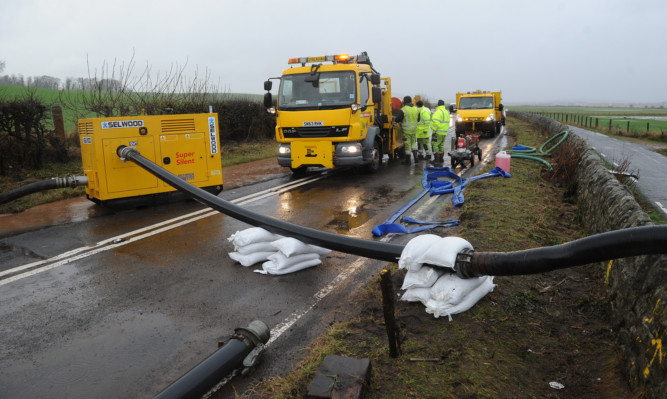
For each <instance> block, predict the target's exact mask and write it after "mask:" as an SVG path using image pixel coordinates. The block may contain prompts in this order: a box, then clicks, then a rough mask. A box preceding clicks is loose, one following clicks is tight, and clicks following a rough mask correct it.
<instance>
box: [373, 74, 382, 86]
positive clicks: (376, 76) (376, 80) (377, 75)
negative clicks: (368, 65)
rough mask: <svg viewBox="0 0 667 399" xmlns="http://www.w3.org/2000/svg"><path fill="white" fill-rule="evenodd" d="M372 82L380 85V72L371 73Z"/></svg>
mask: <svg viewBox="0 0 667 399" xmlns="http://www.w3.org/2000/svg"><path fill="white" fill-rule="evenodd" d="M371 84H374V85H379V84H380V74H379V73H374V74H372V75H371Z"/></svg>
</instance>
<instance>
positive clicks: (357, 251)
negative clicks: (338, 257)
mask: <svg viewBox="0 0 667 399" xmlns="http://www.w3.org/2000/svg"><path fill="white" fill-rule="evenodd" d="M116 153H117V154H118V156H119V157H120V158H121V159H122V160H126V159H127V160H130V161H133V162H134V163H136V164H137V165H139V166H141V167H142V168H144V169H146V170H147V171H148V172H150V173H151V174H153V175H155V176H157V177H158V178H160V179H162V180H163V181H165V182H166V183H167V184H169V185H171V186H172V187H174V188H176V189H178V190H181V191H183V192H185V193H186V194H188V195H189V196H191V197H192V198H194V199H195V200H197V201H199V202H201V203H202V204H204V205H206V206H209V207H211V208H213V209H215V210H216V211H219V212H221V213H224V214H225V215H228V216H231V217H233V218H234V219H237V220H240V221H242V222H245V223H248V224H250V225H252V226H257V227H262V228H264V229H266V230H268V231H270V232H272V233H275V234H280V235H284V236H289V237H294V238H296V239H298V240H301V241H303V242H305V243H307V244H314V245H318V246H321V247H324V248H328V249H331V250H333V251H339V252H345V253H348V254H352V255H359V256H363V257H366V258H372V259H379V260H384V261H388V262H396V261H397V260H398V258H399V257H400V256H401V252H402V251H403V246H402V245H396V244H388V243H383V242H376V241H369V240H361V239H358V238H353V237H347V236H342V235H338V234H333V233H327V232H324V231H320V230H315V229H311V228H308V227H303V226H298V225H296V224H292V223H287V222H283V221H282V220H278V219H275V218H272V217H268V216H264V215H260V214H258V213H255V212H251V211H248V210H247V209H244V208H242V207H240V206H237V205H234V204H232V203H230V202H228V201H225V200H223V199H222V198H219V197H217V196H215V195H213V194H211V193H208V192H206V191H204V190H202V189H200V188H198V187H195V186H193V185H191V184H190V183H187V182H185V181H184V180H182V179H180V178H179V177H178V176H175V175H174V174H172V173H169V172H168V171H166V170H164V169H163V168H161V167H159V166H158V165H156V164H154V163H153V162H151V161H149V160H148V159H146V158H144V157H143V156H141V154H139V151H137V150H136V149H135V148H133V147H127V146H124V145H121V146H120V147H118V149H117V150H116Z"/></svg>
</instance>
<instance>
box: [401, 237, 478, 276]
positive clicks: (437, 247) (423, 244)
mask: <svg viewBox="0 0 667 399" xmlns="http://www.w3.org/2000/svg"><path fill="white" fill-rule="evenodd" d="M466 248H467V249H473V247H472V245H471V244H470V243H469V242H468V241H466V240H464V239H463V238H461V237H440V236H437V235H435V234H422V235H420V236H417V237H415V238H413V239H411V240H410V241H409V242H408V243H407V245H406V246H405V248H403V252H402V253H401V257H400V259H399V260H398V267H399V269H407V270H409V271H417V270H419V269H420V268H421V267H422V265H423V264H425V263H427V264H430V265H434V266H440V267H444V268H450V269H454V264H455V263H456V255H458V253H459V252H461V251H462V250H463V249H466Z"/></svg>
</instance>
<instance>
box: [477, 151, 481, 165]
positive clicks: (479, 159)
mask: <svg viewBox="0 0 667 399" xmlns="http://www.w3.org/2000/svg"><path fill="white" fill-rule="evenodd" d="M477 160H478V161H479V162H482V150H477Z"/></svg>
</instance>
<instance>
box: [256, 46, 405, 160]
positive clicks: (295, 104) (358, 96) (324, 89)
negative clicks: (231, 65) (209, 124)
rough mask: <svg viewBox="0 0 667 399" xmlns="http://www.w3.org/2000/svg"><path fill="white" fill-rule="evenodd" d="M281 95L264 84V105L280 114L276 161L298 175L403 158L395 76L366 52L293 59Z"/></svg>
mask: <svg viewBox="0 0 667 399" xmlns="http://www.w3.org/2000/svg"><path fill="white" fill-rule="evenodd" d="M289 64H290V65H292V67H291V68H289V69H285V70H284V71H283V73H282V76H281V77H280V78H271V79H280V88H279V90H278V93H277V98H276V99H275V104H274V100H273V98H272V95H271V88H272V81H271V79H269V80H267V81H266V82H264V89H265V90H267V91H268V92H267V93H266V94H265V95H264V105H265V106H266V107H267V109H268V111H269V112H271V113H274V114H275V115H276V140H277V141H278V143H279V146H278V164H280V165H281V166H286V167H289V168H290V169H291V170H292V172H294V173H303V172H305V171H306V169H307V168H308V167H309V166H318V167H319V166H323V167H326V168H335V167H340V166H362V167H363V168H364V169H366V170H367V171H369V172H375V171H377V170H378V168H379V166H380V165H381V163H382V158H383V156H384V155H385V154H386V155H388V156H389V158H392V159H393V158H395V157H402V156H404V154H405V152H404V149H403V140H402V134H401V133H400V132H399V131H398V129H396V131H395V130H394V128H393V126H392V124H391V118H392V111H391V79H390V78H382V77H381V76H380V73H379V72H377V71H376V70H375V69H374V68H373V66H372V64H371V61H370V59H369V57H368V54H366V52H363V53H361V54H360V55H357V56H354V57H350V56H348V55H347V54H338V55H327V56H318V57H303V58H292V59H290V60H289Z"/></svg>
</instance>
